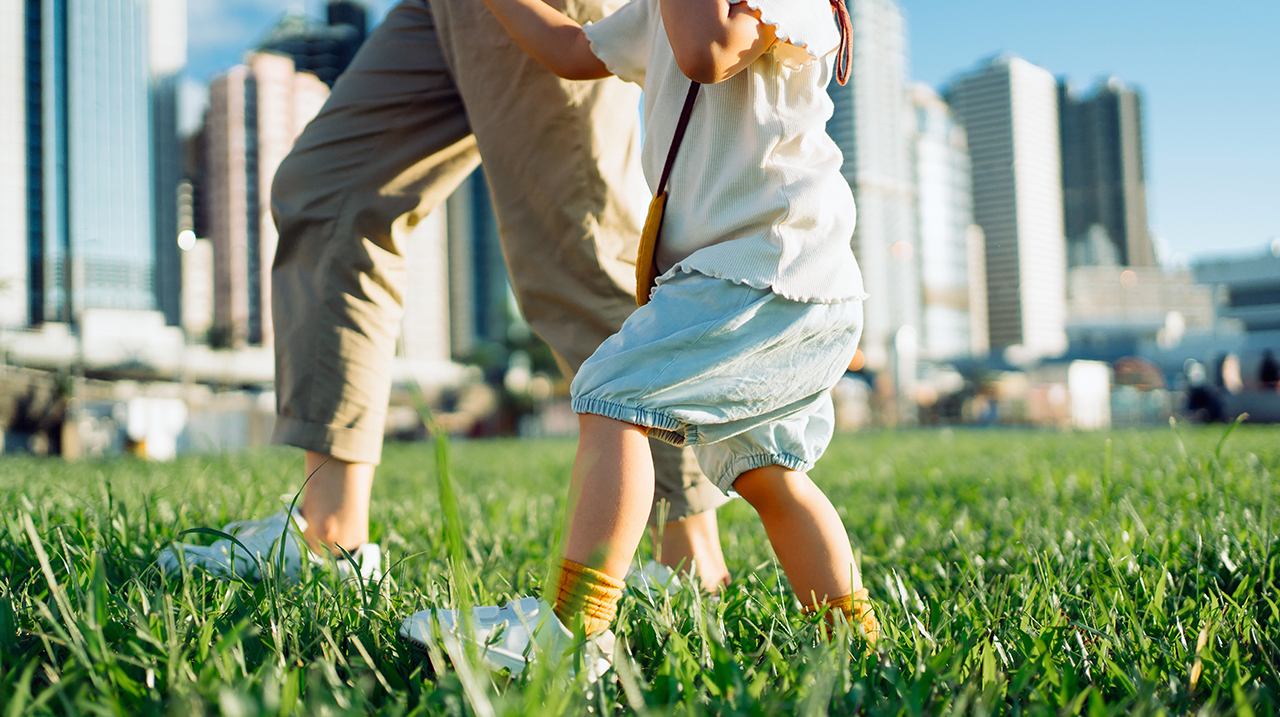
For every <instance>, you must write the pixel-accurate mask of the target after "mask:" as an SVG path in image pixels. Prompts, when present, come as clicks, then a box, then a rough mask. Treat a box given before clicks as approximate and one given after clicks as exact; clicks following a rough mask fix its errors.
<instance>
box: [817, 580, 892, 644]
mask: <svg viewBox="0 0 1280 717" xmlns="http://www.w3.org/2000/svg"><path fill="white" fill-rule="evenodd" d="M823 607H829V608H830V609H831V610H832V611H834V610H839V611H840V612H841V613H843V614H844V619H846V620H848V621H849V624H850V625H858V624H861V625H862V631H863V633H864V634H865V637H866V640H867V644H868V645H871V646H872V647H874V646H875V644H876V642H878V641H879V640H880V622H879V621H878V620H876V616H875V613H874V612H872V610H871V597H870V595H869V594H868V593H867V589H866V588H862V589H861V590H855V591H854V592H853V593H851V594H849V595H845V596H844V597H842V598H836V599H835V600H828V601H827V602H826V603H824V604H822V605H819V606H817V607H816V608H806V609H807V610H808V611H809V612H817V611H818V610H820V609H822V608H823ZM828 614H830V613H828Z"/></svg>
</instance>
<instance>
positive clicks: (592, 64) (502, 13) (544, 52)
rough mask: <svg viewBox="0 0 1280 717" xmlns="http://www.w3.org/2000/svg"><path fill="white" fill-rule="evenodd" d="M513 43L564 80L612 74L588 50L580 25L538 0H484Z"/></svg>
mask: <svg viewBox="0 0 1280 717" xmlns="http://www.w3.org/2000/svg"><path fill="white" fill-rule="evenodd" d="M484 2H485V4H486V5H488V6H489V9H490V10H491V11H492V12H493V14H494V16H495V17H497V18H498V22H500V23H502V26H503V27H504V28H506V30H507V32H508V33H510V35H511V37H512V39H514V40H515V41H516V44H517V45H519V46H520V47H521V48H523V49H524V51H525V52H527V53H529V54H530V55H531V56H532V57H533V59H535V60H537V61H538V62H540V63H542V65H543V66H544V67H546V68H547V69H548V70H551V71H552V72H553V73H555V74H556V75H559V76H560V77H563V78H564V79H566V80H598V79H600V78H601V77H608V76H609V75H611V74H613V73H611V72H609V70H608V69H607V68H605V66H604V63H603V62H601V61H600V59H599V58H597V57H596V56H595V53H593V52H591V46H590V43H588V42H587V36H586V35H585V34H583V32H582V26H581V25H579V24H578V23H576V22H574V21H573V20H572V19H571V18H569V17H568V16H566V15H565V14H564V13H562V12H560V11H559V10H556V9H555V8H553V7H551V6H550V5H547V4H546V3H545V2H543V1H542V0H484Z"/></svg>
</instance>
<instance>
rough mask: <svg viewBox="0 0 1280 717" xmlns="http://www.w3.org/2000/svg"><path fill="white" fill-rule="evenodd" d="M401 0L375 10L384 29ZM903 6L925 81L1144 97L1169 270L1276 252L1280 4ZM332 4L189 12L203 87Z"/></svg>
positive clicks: (219, 0)
mask: <svg viewBox="0 0 1280 717" xmlns="http://www.w3.org/2000/svg"><path fill="white" fill-rule="evenodd" d="M393 1H394V0H367V2H368V4H369V5H370V6H371V8H372V9H373V11H374V12H373V14H374V16H375V18H377V17H381V15H382V14H383V13H384V12H385V11H386V10H387V9H388V8H389V7H390V6H391V5H392V4H393ZM474 1H475V2H480V0H474ZM900 2H901V3H902V6H903V7H904V9H905V10H906V12H907V22H908V32H909V40H908V43H909V52H910V58H909V62H910V64H911V74H912V76H913V77H914V78H915V79H916V80H919V81H921V82H926V83H928V84H930V85H933V86H935V87H937V86H941V85H943V84H945V83H946V82H947V81H948V80H949V79H950V78H951V77H953V76H954V75H955V74H957V73H958V72H961V71H963V70H966V69H968V68H971V67H973V66H974V65H975V64H976V63H978V62H979V61H980V60H982V59H984V58H987V57H990V56H992V55H995V54H998V53H1000V52H1005V51H1009V52H1014V53H1016V54H1018V55H1021V56H1022V57H1024V58H1026V59H1028V60H1030V61H1032V62H1035V63H1036V64H1039V65H1041V66H1042V67H1045V68H1047V69H1049V70H1050V71H1052V72H1053V73H1054V74H1056V75H1065V76H1068V77H1070V78H1072V79H1073V80H1075V81H1076V82H1077V83H1078V84H1081V85H1085V86H1086V87H1087V86H1088V85H1092V84H1093V82H1094V81H1095V80H1096V79H1098V78H1100V77H1106V76H1108V75H1116V76H1119V77H1120V78H1121V79H1123V80H1125V81H1126V82H1128V83H1129V84H1131V85H1135V86H1137V87H1138V88H1139V89H1141V90H1142V92H1143V96H1144V101H1145V106H1144V111H1145V120H1146V131H1147V135H1146V139H1147V147H1146V149H1147V181H1148V202H1149V205H1150V206H1149V210H1150V223H1151V227H1152V230H1153V231H1154V233H1155V234H1156V236H1157V237H1158V240H1159V241H1160V242H1161V243H1162V244H1163V245H1164V246H1165V247H1166V249H1167V253H1166V258H1167V259H1172V258H1174V257H1178V258H1180V259H1182V260H1186V259H1190V258H1193V257H1195V256H1201V255H1205V254H1217V253H1223V252H1240V251H1262V250H1263V249H1264V248H1265V247H1266V246H1268V245H1269V243H1270V238H1271V237H1275V236H1280V43H1278V42H1277V41H1276V38H1277V37H1280V0H1219V1H1218V2H1215V3H1206V2H1203V0H1198V1H1197V2H1192V1H1191V0H1159V1H1157V0H1074V1H1073V2H1069V3H1068V2H1038V1H1037V2H1033V1H1031V0H963V1H962V2H961V1H958V0H900ZM323 4H324V3H323V0H193V1H192V2H189V3H188V12H189V14H190V17H189V23H190V43H191V48H190V65H189V73H190V75H191V76H192V78H193V79H195V80H199V81H203V80H206V79H207V78H208V77H209V76H210V75H212V74H214V73H215V72H217V71H219V70H222V69H225V68H227V67H230V66H231V65H233V64H235V63H236V62H238V61H239V58H240V57H241V55H242V54H243V53H244V51H245V50H246V49H248V48H249V47H250V46H251V45H252V44H253V42H254V41H255V40H256V39H257V38H258V37H260V36H261V35H262V34H263V33H264V32H265V31H266V30H267V29H268V28H269V27H270V26H271V24H272V23H273V22H274V21H275V20H276V19H277V18H278V17H279V16H280V15H281V14H282V13H284V12H285V10H286V9H288V8H290V7H294V8H298V7H302V8H305V9H306V10H307V11H309V12H311V13H314V14H317V15H318V14H320V9H321V8H322V7H323Z"/></svg>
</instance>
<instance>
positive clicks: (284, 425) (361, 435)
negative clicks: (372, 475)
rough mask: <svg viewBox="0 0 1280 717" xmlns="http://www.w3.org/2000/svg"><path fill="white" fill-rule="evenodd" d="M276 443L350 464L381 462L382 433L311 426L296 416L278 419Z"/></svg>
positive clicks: (273, 438) (318, 425) (275, 434)
mask: <svg viewBox="0 0 1280 717" xmlns="http://www.w3.org/2000/svg"><path fill="white" fill-rule="evenodd" d="M271 440H272V442H273V443H282V444H284V445H287V446H294V447H295V448H301V449H303V450H306V451H311V452H312V453H319V454H320V455H323V456H333V457H334V458H337V459H338V460H340V461H346V462H347V463H368V464H371V465H378V464H379V463H381V462H382V431H369V430H361V429H357V428H348V427H345V426H326V425H322V424H319V423H308V422H306V421H303V420H300V419H298V418H294V417H293V416H281V415H277V416H276V427H275V430H274V431H273V432H272V436H271Z"/></svg>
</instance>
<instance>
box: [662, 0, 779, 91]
mask: <svg viewBox="0 0 1280 717" xmlns="http://www.w3.org/2000/svg"><path fill="white" fill-rule="evenodd" d="M661 3H662V24H663V25H664V26H665V27H666V29H667V39H668V40H669V41H670V42H671V49H672V51H674V52H675V56H676V63H677V64H678V65H679V66H680V71H681V72H683V73H684V74H685V76H687V77H688V78H689V79H691V80H693V81H694V82H701V83H703V84H712V83H715V82H721V81H723V80H727V79H729V78H730V77H733V76H734V75H736V74H738V73H739V72H741V71H742V70H743V69H744V68H745V67H746V66H747V65H750V64H751V63H752V62H755V61H756V59H758V58H759V57H760V56H761V55H763V54H764V53H766V52H768V51H769V48H771V47H773V45H774V44H775V43H776V42H777V41H778V38H777V35H775V34H774V29H773V26H772V25H766V24H764V23H763V22H761V21H760V12H759V11H758V10H753V9H751V8H750V7H748V6H747V5H746V3H742V2H734V3H733V4H730V0H661Z"/></svg>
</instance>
